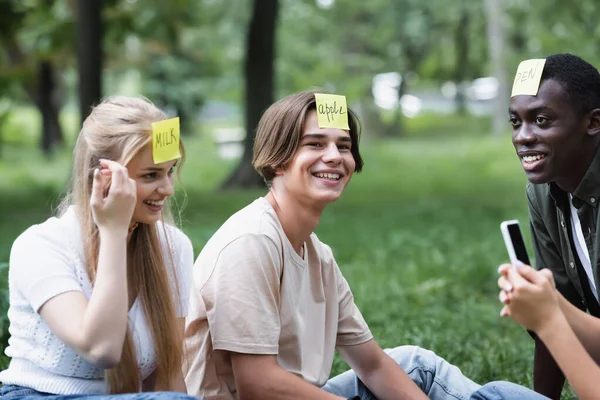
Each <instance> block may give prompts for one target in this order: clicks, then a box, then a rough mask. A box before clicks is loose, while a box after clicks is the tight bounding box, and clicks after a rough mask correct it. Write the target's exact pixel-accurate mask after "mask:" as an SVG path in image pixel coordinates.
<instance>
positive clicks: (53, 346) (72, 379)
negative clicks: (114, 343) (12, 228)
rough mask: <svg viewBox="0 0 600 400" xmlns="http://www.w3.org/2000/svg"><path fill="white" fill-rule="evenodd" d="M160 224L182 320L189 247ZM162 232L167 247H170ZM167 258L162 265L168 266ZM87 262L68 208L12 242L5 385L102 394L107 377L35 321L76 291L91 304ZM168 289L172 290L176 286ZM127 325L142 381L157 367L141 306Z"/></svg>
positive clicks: (2, 374)
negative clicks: (44, 307)
mask: <svg viewBox="0 0 600 400" xmlns="http://www.w3.org/2000/svg"><path fill="white" fill-rule="evenodd" d="M158 224H159V226H158V229H157V230H158V232H159V236H160V241H161V243H162V244H163V254H165V255H167V254H168V253H167V252H169V251H170V252H171V254H172V255H173V256H172V257H173V258H172V259H173V260H174V262H175V264H176V265H175V268H174V269H175V271H176V274H177V283H178V285H179V293H180V301H178V302H176V303H175V305H176V311H177V315H178V316H179V317H185V316H186V315H187V304H188V299H189V291H190V284H191V271H192V266H193V261H194V254H193V250H192V244H191V242H190V240H189V239H188V237H187V236H186V235H185V234H184V233H183V232H181V231H180V230H179V229H177V228H175V227H173V226H170V225H164V226H165V228H166V229H163V228H162V227H163V224H161V223H160V222H159V223H158ZM164 231H166V234H167V236H168V237H169V244H170V246H171V248H167V243H166V241H165V236H164V233H163V232H164ZM164 258H165V260H166V262H169V260H170V259H171V257H170V256H166V257H164ZM84 260H85V257H84V248H83V242H82V238H81V231H80V228H79V223H78V221H77V217H76V214H75V210H74V209H73V207H70V208H69V210H68V211H67V212H66V213H65V214H64V215H63V216H61V217H59V218H56V217H52V218H49V219H48V220H47V221H45V222H44V223H42V224H39V225H34V226H32V227H30V228H29V229H27V230H26V231H25V232H23V233H22V234H21V235H20V236H19V237H18V238H17V240H15V242H14V244H13V246H12V249H11V254H10V261H9V274H8V275H9V276H8V284H9V292H10V306H9V309H8V317H9V320H10V327H9V332H10V335H11V336H10V339H9V341H8V347H7V348H6V355H7V356H9V357H11V361H10V365H9V367H8V369H6V370H4V371H2V372H0V381H1V382H2V383H4V384H12V385H20V386H25V387H29V388H32V389H35V390H37V391H40V392H47V393H55V394H95V393H106V387H105V384H104V370H103V369H101V368H98V367H96V366H94V365H92V364H91V363H89V362H87V361H86V360H84V359H83V358H81V357H80V356H79V355H78V354H77V353H76V352H75V351H74V350H73V349H71V348H70V347H68V346H67V345H65V344H64V343H63V342H62V341H60V339H58V338H57V337H56V335H54V333H53V332H52V331H51V330H50V329H49V328H48V326H47V325H46V323H45V322H44V320H43V319H42V318H41V316H40V315H39V314H38V311H39V309H40V307H41V306H42V305H43V304H44V303H45V302H46V301H48V300H50V299H51V298H52V297H55V296H57V295H59V294H61V293H65V292H68V291H78V292H81V293H83V294H84V296H85V297H86V298H88V299H89V298H90V296H91V294H92V285H91V283H90V279H89V277H88V274H87V269H86V267H85V262H84ZM168 270H169V271H171V270H172V269H171V268H169V269H168ZM170 275H171V278H173V277H172V274H170ZM172 285H173V289H175V286H174V285H175V279H172ZM174 293H176V292H174ZM129 324H130V325H129V326H130V328H131V330H132V334H133V340H134V343H135V347H136V353H137V359H138V366H139V368H140V374H141V376H142V379H145V378H146V377H148V376H149V375H150V374H151V373H152V371H154V369H155V368H156V353H155V349H154V346H153V343H152V336H151V334H150V330H149V328H148V325H147V321H146V318H145V315H144V311H143V307H142V305H141V303H140V301H139V300H138V299H136V300H135V302H134V304H133V306H132V307H131V309H130V310H129Z"/></svg>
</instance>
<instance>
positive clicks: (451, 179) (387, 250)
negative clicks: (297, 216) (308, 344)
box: [0, 0, 600, 398]
mask: <svg viewBox="0 0 600 400" xmlns="http://www.w3.org/2000/svg"><path fill="white" fill-rule="evenodd" d="M597 13H598V10H597V4H596V1H595V0H578V1H576V2H565V1H558V0H429V1H422V0H369V1H363V0H171V1H159V0H148V1H141V0H104V1H103V0H20V1H16V0H15V1H13V0H0V193H1V196H0V238H1V239H0V267H1V268H0V288H1V293H0V334H1V336H0V349H4V347H5V346H6V343H7V340H8V337H9V334H8V320H7V317H6V309H7V307H8V297H7V296H8V289H7V283H6V273H7V269H8V259H9V254H10V248H11V245H12V242H13V241H14V239H15V238H16V237H17V236H18V235H19V234H20V233H21V232H23V231H24V230H25V229H26V228H27V227H28V226H30V225H32V224H35V223H39V222H42V221H43V220H45V219H46V218H47V217H49V216H51V215H52V213H53V212H54V209H55V206H56V205H57V203H58V201H59V199H60V196H61V194H62V193H64V190H65V187H66V182H67V181H68V178H69V174H70V168H71V161H72V159H71V150H72V146H73V143H74V140H75V139H76V137H77V134H78V132H79V129H80V126H81V121H82V118H85V116H86V115H87V114H88V113H89V109H90V107H91V105H93V104H94V103H96V102H97V101H98V100H99V99H101V98H102V97H103V96H106V95H110V94H126V95H137V94H139V95H144V96H147V97H148V98H149V99H151V100H152V101H153V102H155V103H156V104H157V105H159V106H160V107H162V108H164V109H165V110H166V111H168V113H169V114H170V115H171V116H175V115H178V116H180V117H181V121H182V130H183V133H182V134H183V140H184V142H185V144H186V152H187V160H186V163H185V165H184V168H183V170H182V182H181V184H180V185H179V186H178V189H177V200H178V203H179V204H183V203H186V204H185V208H184V210H183V213H182V218H181V225H182V228H183V230H184V231H185V232H186V233H187V234H188V235H189V236H190V238H191V240H192V242H193V245H194V250H195V255H196V256H197V255H198V253H199V252H200V250H201V249H202V246H203V245H204V244H205V243H206V241H207V240H208V239H209V238H210V236H211V235H212V234H213V233H214V232H215V230H216V229H217V228H218V227H219V226H220V225H221V224H222V223H223V222H224V221H225V220H226V219H227V217H228V216H230V215H231V214H232V213H234V212H235V211H236V210H238V209H239V208H241V207H243V206H244V205H246V204H247V203H248V202H250V201H252V200H253V199H254V198H256V197H258V196H260V195H262V194H264V193H265V189H264V187H263V186H261V180H260V179H259V178H258V176H257V175H256V174H255V173H254V172H253V171H252V169H251V167H250V164H249V161H248V160H249V156H250V152H249V151H248V149H249V148H250V145H251V143H252V139H253V133H254V128H255V127H256V124H257V122H258V119H259V118H260V115H261V113H262V112H263V111H264V109H265V108H266V107H268V106H269V105H270V104H271V103H272V102H273V101H274V100H276V99H277V98H280V97H282V96H284V95H286V94H289V93H293V92H296V91H300V90H304V89H307V88H311V87H322V88H324V89H325V90H328V91H333V92H336V93H340V94H345V95H346V96H347V98H348V102H349V106H350V107H351V108H353V109H354V110H355V111H356V112H357V113H358V114H359V115H360V118H361V121H362V123H363V135H362V141H361V148H362V153H363V158H364V160H365V168H364V172H362V173H360V174H357V175H355V177H354V178H353V181H352V182H351V184H350V185H349V187H348V188H347V190H346V192H345V194H344V195H343V196H342V198H341V199H340V200H339V201H338V202H336V203H335V204H333V205H331V206H330V207H329V208H328V209H327V210H326V212H325V214H324V216H323V218H322V222H321V224H320V225H319V227H318V229H317V231H316V232H317V234H318V235H319V237H320V238H321V240H323V241H324V242H326V243H328V244H329V245H331V247H332V249H333V251H334V254H335V256H336V258H337V260H338V263H339V265H340V266H341V269H342V271H343V272H344V275H345V276H346V278H347V279H348V281H349V283H350V285H351V287H352V288H353V292H354V294H355V298H356V302H357V304H358V306H359V307H360V308H361V310H362V312H363V314H364V315H365V317H366V320H367V321H368V323H369V325H370V327H371V329H372V331H373V334H374V335H375V337H376V339H377V340H378V341H379V343H380V344H381V345H382V346H383V347H391V346H397V345H401V344H414V345H419V346H423V347H426V348H428V349H431V350H434V351H435V352H436V353H438V354H439V355H441V356H443V357H444V358H446V359H448V360H450V361H451V362H453V363H454V364H456V365H457V366H459V367H460V368H461V369H462V370H463V372H464V373H465V374H466V375H467V376H469V377H471V378H472V379H473V380H475V381H478V382H487V381H490V380H500V379H502V380H510V381H513V382H517V383H520V384H523V385H526V386H528V387H531V385H532V360H533V342H532V340H531V339H530V338H529V336H528V335H527V333H526V332H525V331H524V330H523V329H522V328H521V327H519V326H517V325H516V324H514V323H512V322H511V321H510V320H506V319H502V318H500V316H499V312H500V308H501V307H500V304H499V302H498V300H497V294H498V290H497V288H496V278H497V272H496V269H497V267H498V265H499V264H501V263H503V262H505V261H507V258H508V257H507V254H506V250H505V248H504V245H503V242H502V239H501V236H500V231H499V225H500V222H501V221H503V220H505V219H519V220H520V221H521V225H522V227H523V228H524V231H525V232H524V233H525V237H526V240H527V242H528V243H529V240H530V236H529V232H528V223H527V204H526V203H527V202H526V198H525V183H526V180H525V176H524V173H523V171H522V169H521V166H520V163H519V161H518V159H517V157H516V155H515V153H514V150H513V148H512V145H511V136H510V126H509V124H508V116H507V111H506V110H507V104H508V99H509V90H510V86H511V83H512V77H513V75H514V72H515V70H516V66H517V64H518V62H519V61H521V60H523V59H528V58H536V57H545V56H547V55H549V54H553V53H560V52H571V53H574V54H577V55H579V56H581V57H583V58H584V59H586V60H587V61H589V62H591V63H592V64H594V65H596V66H599V65H600V25H599V24H597V18H595V16H596V15H597ZM32 251H35V249H32ZM7 363H8V359H7V358H6V357H5V356H4V355H3V354H2V356H0V367H3V366H6V365H7ZM345 368H347V366H346V365H345V364H344V363H343V361H341V360H340V359H339V358H336V361H335V365H334V370H333V373H339V372H340V371H342V370H343V369H345ZM572 397H573V394H572V392H571V391H570V390H568V389H565V392H564V398H572Z"/></svg>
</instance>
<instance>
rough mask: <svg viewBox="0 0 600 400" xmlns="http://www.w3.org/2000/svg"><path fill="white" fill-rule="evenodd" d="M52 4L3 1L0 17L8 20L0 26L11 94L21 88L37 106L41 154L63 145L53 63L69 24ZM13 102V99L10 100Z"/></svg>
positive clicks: (48, 0) (46, 1)
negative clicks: (40, 122) (0, 27)
mask: <svg viewBox="0 0 600 400" xmlns="http://www.w3.org/2000/svg"><path fill="white" fill-rule="evenodd" d="M56 3H57V2H56V1H55V0H38V1H36V2H29V3H27V4H22V3H21V2H15V1H5V2H3V3H2V6H1V7H3V10H2V12H1V14H2V16H3V17H5V18H8V19H10V22H9V23H6V24H4V23H2V24H1V26H3V27H4V29H2V33H1V34H0V35H1V36H2V39H0V40H1V41H2V42H3V43H4V44H5V46H6V53H7V59H8V68H7V69H6V71H7V74H8V76H10V80H11V81H12V82H11V86H13V90H12V93H13V94H15V92H16V91H15V90H14V89H15V88H14V86H15V85H16V86H19V85H20V86H21V88H22V89H23V92H24V93H25V94H26V95H27V97H28V98H29V99H30V100H31V101H32V102H33V103H34V104H35V105H36V106H37V108H38V110H39V111H40V114H41V117H42V132H41V135H40V145H41V149H42V151H43V152H44V154H46V155H49V154H50V153H51V151H52V149H53V148H55V147H56V146H59V145H61V144H62V143H63V140H64V139H63V132H62V128H61V126H60V123H59V119H58V114H59V111H60V108H61V107H62V104H61V99H60V89H61V84H60V81H59V78H58V73H57V71H56V67H55V66H56V63H57V59H59V58H60V57H58V56H57V55H58V54H59V53H60V51H61V49H64V48H65V46H66V40H65V37H66V35H65V31H66V30H67V29H68V27H69V24H68V22H66V21H65V19H63V18H61V17H60V16H59V15H58V16H57V9H59V8H60V6H61V5H60V4H58V5H57V4H56ZM13 101H14V99H13Z"/></svg>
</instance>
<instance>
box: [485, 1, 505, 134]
mask: <svg viewBox="0 0 600 400" xmlns="http://www.w3.org/2000/svg"><path fill="white" fill-rule="evenodd" d="M486 10H487V23H488V31H487V32H488V41H489V52H490V63H491V65H492V68H493V74H494V77H495V78H496V79H497V80H498V96H497V97H496V98H495V99H494V110H493V119H492V132H493V133H494V134H496V135H497V134H500V133H502V132H504V131H506V129H507V126H506V125H507V124H506V115H507V113H508V88H507V86H508V82H507V73H506V65H505V59H504V57H503V55H504V53H505V48H504V46H505V44H504V29H505V28H504V23H505V21H504V18H505V12H504V7H503V5H502V3H501V1H500V0H486Z"/></svg>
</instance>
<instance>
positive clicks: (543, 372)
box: [533, 335, 565, 400]
mask: <svg viewBox="0 0 600 400" xmlns="http://www.w3.org/2000/svg"><path fill="white" fill-rule="evenodd" d="M534 340H535V353H534V356H533V387H534V389H535V391H536V392H538V393H540V394H543V395H544V396H546V397H549V398H551V399H556V400H559V399H560V394H561V392H562V388H563V386H564V384H565V376H564V375H563V373H562V371H561V370H560V368H559V367H558V364H557V363H556V361H555V360H554V358H553V357H552V354H550V352H549V351H548V349H547V348H546V345H545V344H544V342H543V341H542V340H541V339H540V338H539V337H538V336H537V335H536V336H535V339H534Z"/></svg>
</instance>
